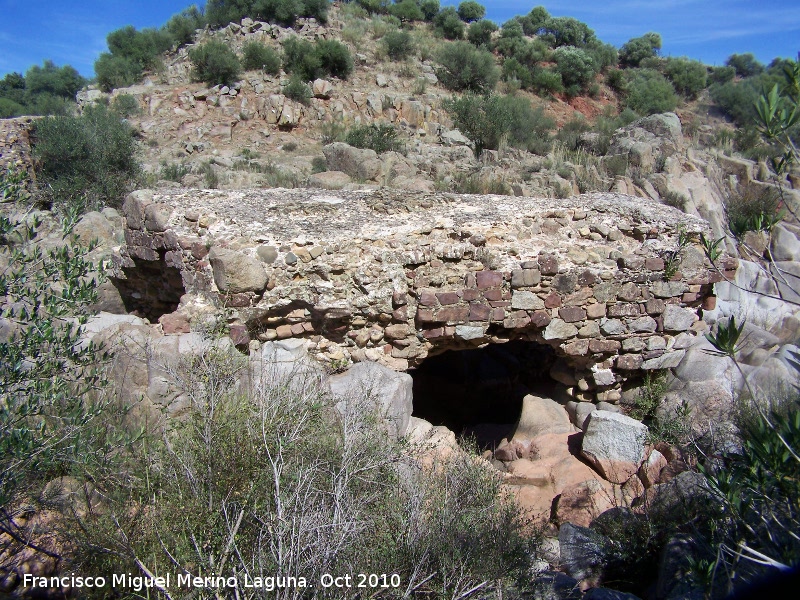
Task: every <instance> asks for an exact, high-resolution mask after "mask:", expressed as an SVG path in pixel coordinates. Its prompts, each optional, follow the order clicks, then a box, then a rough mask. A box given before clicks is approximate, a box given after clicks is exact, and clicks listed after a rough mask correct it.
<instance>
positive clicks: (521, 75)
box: [503, 58, 533, 89]
mask: <svg viewBox="0 0 800 600" xmlns="http://www.w3.org/2000/svg"><path fill="white" fill-rule="evenodd" d="M503 81H506V82H514V81H516V82H518V83H519V86H520V87H521V88H523V89H529V88H530V87H531V86H532V85H533V75H532V74H531V71H530V69H528V68H527V67H526V66H525V65H523V64H521V63H520V62H519V61H518V60H517V59H516V58H507V59H506V60H504V61H503Z"/></svg>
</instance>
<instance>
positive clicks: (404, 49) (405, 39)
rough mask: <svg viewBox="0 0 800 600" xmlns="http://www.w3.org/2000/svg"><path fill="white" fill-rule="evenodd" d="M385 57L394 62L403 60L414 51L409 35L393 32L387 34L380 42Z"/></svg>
mask: <svg viewBox="0 0 800 600" xmlns="http://www.w3.org/2000/svg"><path fill="white" fill-rule="evenodd" d="M381 42H382V44H383V47H384V49H385V50H386V54H387V56H389V57H390V58H392V59H394V60H403V59H405V58H408V57H409V56H411V55H412V54H413V53H414V50H415V49H416V48H415V46H414V40H413V38H412V37H411V34H410V33H408V32H407V31H400V30H395V31H391V32H389V33H387V34H386V35H385V36H383V39H382V40H381Z"/></svg>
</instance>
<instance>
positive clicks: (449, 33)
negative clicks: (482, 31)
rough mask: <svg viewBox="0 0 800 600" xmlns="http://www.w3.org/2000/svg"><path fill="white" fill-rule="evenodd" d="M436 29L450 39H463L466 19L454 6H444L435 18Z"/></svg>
mask: <svg viewBox="0 0 800 600" xmlns="http://www.w3.org/2000/svg"><path fill="white" fill-rule="evenodd" d="M433 26H434V27H435V29H436V31H437V32H438V33H439V34H440V35H442V36H444V37H445V38H447V39H448V40H461V39H463V38H464V21H462V20H461V18H460V17H459V16H458V12H456V9H455V8H453V7H452V6H448V7H446V8H443V9H442V10H441V11H440V12H439V14H437V15H436V16H435V17H434V18H433Z"/></svg>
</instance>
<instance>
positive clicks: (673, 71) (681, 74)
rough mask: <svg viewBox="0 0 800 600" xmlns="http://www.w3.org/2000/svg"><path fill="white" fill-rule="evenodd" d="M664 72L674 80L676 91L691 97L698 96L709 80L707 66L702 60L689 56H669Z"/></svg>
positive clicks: (668, 77)
mask: <svg viewBox="0 0 800 600" xmlns="http://www.w3.org/2000/svg"><path fill="white" fill-rule="evenodd" d="M664 74H665V75H666V76H667V79H669V80H670V81H671V82H672V86H673V87H674V88H675V91H676V92H678V93H679V94H681V95H682V96H684V97H685V98H689V99H694V98H697V95H698V94H699V93H700V92H701V91H703V90H704V89H705V87H706V84H707V81H708V69H707V68H706V66H705V65H704V64H703V63H701V62H700V61H697V60H689V59H688V58H671V57H670V58H668V59H667V62H666V65H665V68H664Z"/></svg>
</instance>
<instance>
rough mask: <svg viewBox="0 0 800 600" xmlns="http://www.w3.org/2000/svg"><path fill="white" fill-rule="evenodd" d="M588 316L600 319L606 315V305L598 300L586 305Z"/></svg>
mask: <svg viewBox="0 0 800 600" xmlns="http://www.w3.org/2000/svg"><path fill="white" fill-rule="evenodd" d="M586 316H587V317H588V318H590V319H600V318H602V317H605V316H606V305H605V304H604V303H601V302H598V303H596V304H590V305H588V306H587V307H586Z"/></svg>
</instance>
